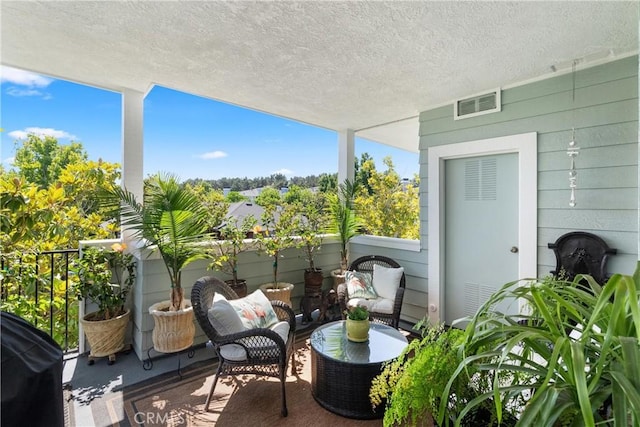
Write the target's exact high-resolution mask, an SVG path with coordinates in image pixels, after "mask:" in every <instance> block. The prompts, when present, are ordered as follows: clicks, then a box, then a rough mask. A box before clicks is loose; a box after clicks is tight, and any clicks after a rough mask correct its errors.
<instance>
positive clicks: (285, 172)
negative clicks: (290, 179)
mask: <svg viewBox="0 0 640 427" xmlns="http://www.w3.org/2000/svg"><path fill="white" fill-rule="evenodd" d="M273 173H274V174H277V173H280V174H282V175H284V176H293V171H292V170H289V169H286V168H282V169H279V170H277V171H274V172H273Z"/></svg>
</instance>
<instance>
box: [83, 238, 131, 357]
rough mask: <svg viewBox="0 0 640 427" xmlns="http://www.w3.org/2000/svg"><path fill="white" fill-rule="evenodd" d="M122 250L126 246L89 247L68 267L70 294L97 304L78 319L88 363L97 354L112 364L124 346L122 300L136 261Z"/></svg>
mask: <svg viewBox="0 0 640 427" xmlns="http://www.w3.org/2000/svg"><path fill="white" fill-rule="evenodd" d="M125 249H126V245H124V244H119V243H116V244H113V245H112V246H111V248H110V249H106V248H104V247H98V246H89V247H86V248H84V249H83V250H82V257H81V258H79V259H77V260H75V261H74V263H73V265H72V266H71V270H72V271H73V272H75V274H76V275H77V282H75V283H74V285H73V286H72V288H71V291H72V293H74V294H75V295H76V296H77V297H78V298H80V299H86V300H89V301H91V302H94V303H95V304H96V305H97V306H98V310H97V311H93V312H91V313H88V314H86V315H85V316H84V317H83V318H82V319H80V323H81V324H82V327H83V329H84V333H85V335H86V337H87V341H89V346H90V347H91V351H90V353H89V364H90V365H92V364H93V362H94V359H95V358H98V357H109V364H110V365H111V364H113V363H114V362H115V360H116V356H115V355H116V353H117V352H119V351H121V350H122V349H124V347H125V344H124V339H125V334H126V328H127V325H128V324H129V317H130V315H131V311H130V310H128V309H127V308H126V307H125V303H126V301H127V296H128V295H129V291H130V290H131V288H132V287H133V285H134V283H135V277H136V262H135V260H134V258H133V255H131V254H129V253H125V252H124V251H125Z"/></svg>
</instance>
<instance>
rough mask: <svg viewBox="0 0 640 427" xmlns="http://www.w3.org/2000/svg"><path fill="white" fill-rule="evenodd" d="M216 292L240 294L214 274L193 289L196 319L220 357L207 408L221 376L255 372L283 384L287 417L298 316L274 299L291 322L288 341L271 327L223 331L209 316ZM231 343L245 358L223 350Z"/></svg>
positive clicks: (228, 296)
mask: <svg viewBox="0 0 640 427" xmlns="http://www.w3.org/2000/svg"><path fill="white" fill-rule="evenodd" d="M215 293H219V294H221V295H223V296H224V297H225V298H226V299H228V300H231V299H235V298H237V295H236V293H235V292H234V291H233V290H232V289H231V288H230V287H229V286H228V285H227V284H226V283H224V282H223V281H221V280H219V279H216V278H215V277H211V276H208V277H202V278H200V279H198V281H197V282H196V283H195V284H194V286H193V289H192V290H191V304H192V305H193V311H194V313H195V316H196V319H197V320H198V324H199V325H200V327H201V328H202V330H203V331H204V333H205V334H206V335H207V337H208V338H209V339H210V340H211V343H212V344H213V347H214V348H215V351H216V354H217V356H218V361H219V363H218V368H217V370H216V376H215V378H214V380H213V384H212V385H211V390H210V391H209V395H208V396H207V400H206V403H205V411H208V410H209V403H210V402H211V397H212V396H213V392H214V389H215V387H216V383H217V382H218V378H219V377H220V376H222V375H242V374H254V375H263V376H269V377H275V378H279V379H280V382H281V385H282V410H281V414H282V416H283V417H286V416H287V400H286V393H285V382H286V376H287V374H286V372H287V364H288V361H289V357H291V370H292V372H293V371H294V370H295V361H294V351H293V347H294V339H295V332H296V319H295V314H294V312H293V310H292V309H291V308H290V307H289V306H288V305H286V304H285V303H283V302H282V301H271V305H272V307H273V309H274V311H275V312H276V315H277V317H278V319H279V320H280V321H286V322H288V324H289V333H288V338H287V340H286V342H285V341H284V340H283V338H281V336H280V335H279V334H278V333H276V332H274V331H273V330H272V329H269V328H255V329H247V330H245V331H242V332H238V333H232V334H227V335H223V334H221V333H220V332H219V331H218V330H217V329H216V328H214V327H213V325H212V324H211V322H210V321H209V316H208V314H209V309H210V308H211V307H212V306H213V297H214V294H215ZM230 345H235V346H233V348H235V349H241V350H240V351H241V352H242V355H243V356H244V357H242V360H238V357H234V358H233V359H229V358H227V357H225V354H226V353H227V352H225V351H224V348H225V347H226V348H227V349H229V348H230V347H229V346H230ZM238 346H239V347H238ZM242 350H244V351H242Z"/></svg>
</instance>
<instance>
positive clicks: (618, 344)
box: [438, 262, 640, 427]
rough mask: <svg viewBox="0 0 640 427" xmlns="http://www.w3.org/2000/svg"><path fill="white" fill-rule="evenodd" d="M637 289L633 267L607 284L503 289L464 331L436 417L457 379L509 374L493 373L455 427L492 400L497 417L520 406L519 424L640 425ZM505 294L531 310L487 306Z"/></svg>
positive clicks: (441, 417)
mask: <svg viewBox="0 0 640 427" xmlns="http://www.w3.org/2000/svg"><path fill="white" fill-rule="evenodd" d="M639 284H640V262H639V263H638V268H637V269H636V272H635V274H634V275H633V276H628V275H621V274H615V275H613V276H612V277H611V278H610V279H609V280H608V281H607V283H606V284H605V285H604V286H600V285H598V283H596V282H595V280H594V279H593V278H592V277H590V276H583V275H578V276H577V277H576V278H575V280H574V281H573V282H566V281H563V280H557V279H554V278H546V279H543V280H531V281H517V282H512V283H508V284H507V285H505V286H504V287H503V288H502V289H501V290H500V291H498V292H497V293H496V294H494V295H493V296H492V297H491V298H490V299H489V300H488V301H487V302H486V303H485V304H484V305H483V306H482V307H481V308H480V309H479V310H478V312H477V313H476V315H475V316H474V317H473V318H471V321H470V323H469V324H468V326H467V328H466V331H465V334H466V337H465V341H464V343H463V349H464V354H465V356H466V357H465V358H464V359H463V361H462V362H461V363H460V364H459V366H458V368H457V370H456V373H455V375H453V376H452V378H451V380H450V381H449V385H448V387H447V389H446V390H445V392H444V393H443V395H442V402H441V404H440V410H439V413H438V421H439V422H440V423H442V422H443V421H445V419H446V418H447V415H448V414H447V413H448V409H447V407H446V404H445V403H446V401H447V399H448V398H449V396H450V394H451V391H452V390H451V384H453V382H454V381H455V378H456V377H457V376H459V375H462V374H463V373H464V372H466V371H467V370H469V369H477V370H480V371H491V372H495V373H498V374H500V373H502V374H507V375H496V376H495V377H494V378H495V379H494V382H493V385H492V390H491V391H489V392H487V393H485V394H483V395H481V396H479V397H478V398H476V399H474V400H473V401H471V402H470V403H469V405H467V407H465V408H464V409H463V410H462V411H461V412H460V413H459V414H458V419H457V420H456V423H455V424H456V425H460V419H461V418H462V417H463V416H464V415H465V414H466V413H468V412H469V411H472V410H473V408H474V407H475V406H477V405H480V404H482V402H484V401H487V400H489V399H493V401H494V403H495V407H496V410H497V412H498V415H499V416H500V415H502V408H505V407H509V406H518V407H519V411H520V414H519V420H518V425H519V426H536V427H537V426H556V425H576V426H578V425H579V426H582V425H584V426H588V427H589V426H595V425H606V426H613V427H617V426H629V425H633V426H637V425H640V363H639V362H640V294H639V292H640V286H639ZM512 298H520V299H522V300H524V301H525V302H526V306H527V309H528V314H526V315H503V314H501V313H497V312H494V311H493V310H492V307H493V306H495V305H497V304H499V303H500V302H502V301H504V300H505V299H512ZM509 374H513V375H509ZM522 402H524V403H522Z"/></svg>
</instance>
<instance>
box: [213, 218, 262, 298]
mask: <svg viewBox="0 0 640 427" xmlns="http://www.w3.org/2000/svg"><path fill="white" fill-rule="evenodd" d="M256 224H257V220H256V219H255V218H254V217H253V216H251V215H248V216H246V217H244V218H243V219H242V220H240V219H238V218H237V217H229V218H227V220H226V223H225V224H224V225H223V226H222V227H221V228H220V229H219V232H220V238H221V240H219V241H215V242H213V243H212V244H211V245H210V246H209V255H210V256H211V258H212V259H213V262H212V263H211V264H210V265H209V268H212V269H216V270H218V271H221V272H223V273H226V274H228V275H230V276H231V279H228V280H225V282H226V283H227V284H228V285H229V286H230V287H231V289H233V290H234V291H235V292H236V294H237V295H238V297H244V296H246V295H247V281H246V280H244V279H238V256H239V255H240V254H241V253H242V252H245V251H247V250H248V249H249V248H250V247H251V245H249V244H248V242H247V241H246V239H247V236H248V235H249V233H251V232H252V231H253V229H254V227H255V226H256ZM251 234H252V235H253V233H251Z"/></svg>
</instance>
